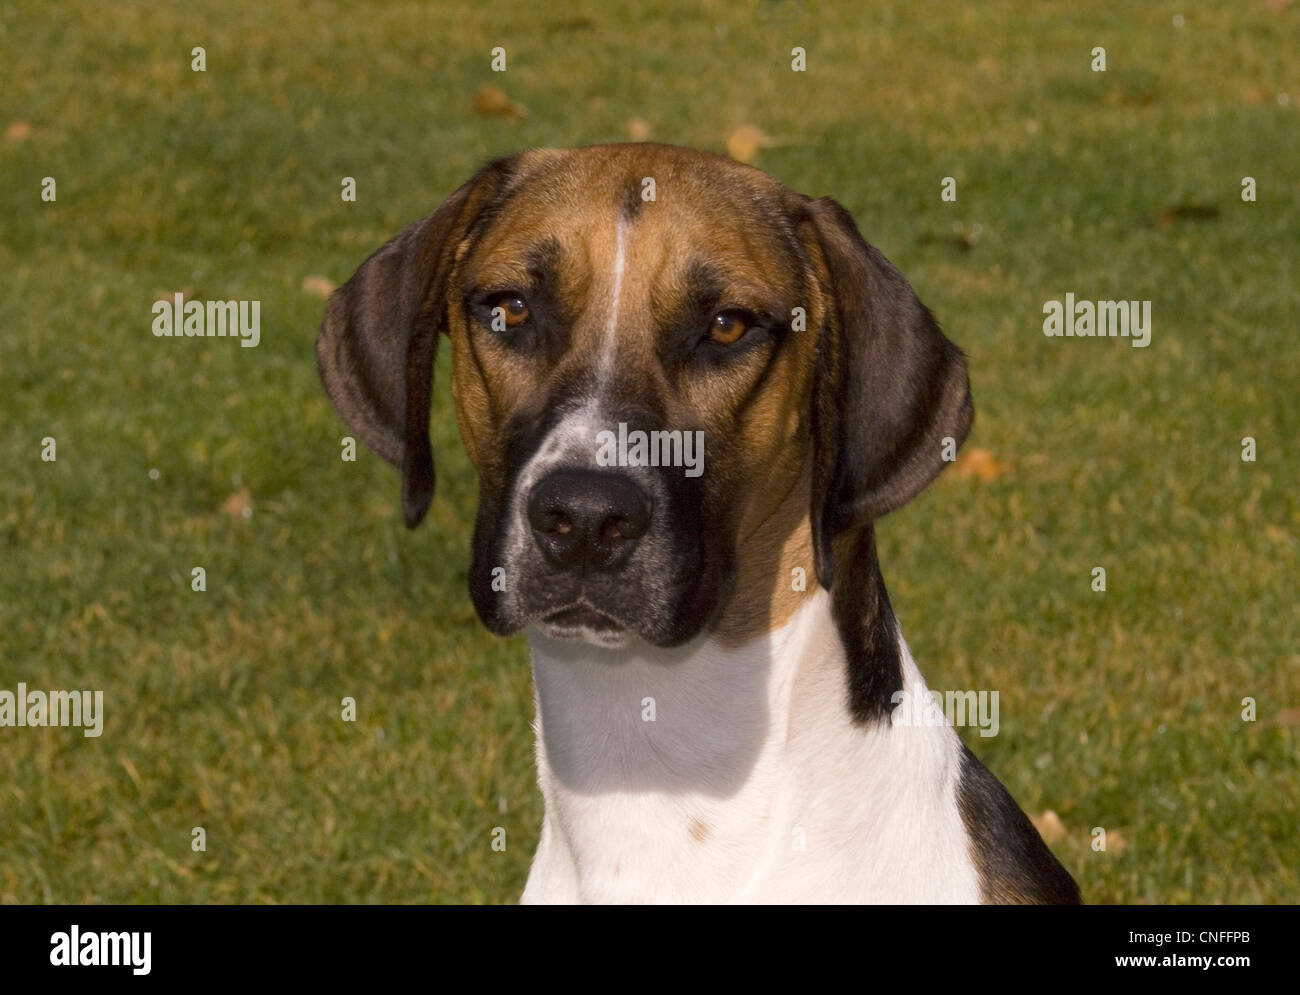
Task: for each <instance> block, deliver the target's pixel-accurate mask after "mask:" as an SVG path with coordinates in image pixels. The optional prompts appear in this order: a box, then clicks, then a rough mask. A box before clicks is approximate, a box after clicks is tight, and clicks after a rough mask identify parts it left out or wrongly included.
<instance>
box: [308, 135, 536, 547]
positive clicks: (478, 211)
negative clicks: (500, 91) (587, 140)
mask: <svg viewBox="0 0 1300 995" xmlns="http://www.w3.org/2000/svg"><path fill="white" fill-rule="evenodd" d="M512 162H513V159H501V160H498V161H497V162H494V163H492V164H491V165H489V166H486V167H484V168H483V169H482V170H480V171H479V172H478V174H477V175H475V176H474V178H473V179H471V180H470V181H469V182H468V183H466V184H465V185H464V186H462V187H461V188H460V189H459V190H457V191H456V192H455V193H454V194H452V195H451V196H450V197H448V198H447V200H446V201H444V202H443V204H442V206H441V207H439V208H438V209H437V210H436V211H434V212H433V214H431V215H430V216H429V217H427V218H425V219H424V220H423V221H417V222H416V223H415V224H413V225H410V226H408V227H407V228H406V229H405V230H404V231H403V232H402V233H401V234H400V235H398V236H397V237H396V238H394V239H393V240H392V241H391V242H389V243H388V244H387V245H385V246H384V247H383V248H381V249H379V250H378V251H377V252H375V253H374V254H373V255H372V256H371V257H370V258H369V259H367V260H366V261H365V262H364V263H362V264H361V267H360V268H359V269H358V270H357V271H356V272H355V273H354V274H352V278H351V279H350V280H348V282H347V283H345V284H344V285H343V286H341V287H339V289H338V290H336V291H334V293H333V294H331V295H330V299H329V303H328V304H327V305H326V308H325V320H324V321H323V322H322V323H321V329H320V335H319V336H317V338H316V365H317V366H318V367H319V369H320V375H321V380H322V382H323V383H324V384H325V392H326V393H327V394H328V395H329V398H330V400H331V401H332V402H333V404H334V407H335V409H336V410H337V411H338V413H339V415H340V416H341V417H342V418H343V421H344V422H346V423H347V424H348V426H349V427H350V428H351V429H352V430H353V431H355V432H356V433H357V435H359V436H360V437H361V441H362V442H364V443H365V444H366V445H367V446H369V447H370V448H371V449H373V450H374V451H375V452H377V453H378V454H379V455H380V456H382V457H383V458H384V459H386V460H387V461H388V462H389V463H392V464H393V465H394V466H398V467H401V469H402V512H403V515H404V517H405V519H406V524H407V526H408V527H411V528H414V527H415V526H416V525H418V524H419V523H420V520H421V519H422V518H423V517H424V513H425V512H426V511H427V510H428V508H429V502H430V501H431V500H432V499H433V486H434V470H433V453H432V451H431V449H430V447H429V407H430V399H431V393H432V390H433V383H432V378H433V357H434V353H435V352H436V351H437V350H436V345H437V335H438V332H439V331H441V330H443V329H445V326H446V316H447V289H448V276H449V275H450V273H451V269H452V265H453V263H454V261H455V257H456V255H457V248H458V246H459V245H460V244H461V243H462V242H463V241H464V240H465V239H466V238H467V237H468V236H469V234H470V232H471V229H472V228H473V227H474V223H475V221H476V220H477V219H479V218H480V217H482V216H483V214H484V211H485V209H486V208H487V207H488V205H490V204H492V203H493V202H494V200H496V198H497V197H499V196H500V195H501V193H502V192H503V190H504V188H505V186H506V183H507V181H508V179H509V177H510V175H511V164H512Z"/></svg>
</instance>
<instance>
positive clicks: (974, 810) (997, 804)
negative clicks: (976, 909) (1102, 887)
mask: <svg viewBox="0 0 1300 995" xmlns="http://www.w3.org/2000/svg"><path fill="white" fill-rule="evenodd" d="M957 792H958V798H957V800H958V805H959V807H960V808H961V817H962V821H963V822H964V823H965V824H966V832H967V834H968V835H969V836H970V841H971V842H970V845H971V857H972V858H973V859H974V861H975V868H976V870H977V871H978V872H979V876H980V898H981V900H983V901H984V902H985V903H987V904H989V905H1079V904H1081V899H1080V897H1079V886H1078V885H1077V884H1075V883H1074V878H1072V877H1070V873H1069V872H1068V871H1067V870H1066V869H1065V868H1064V867H1062V866H1061V862H1060V861H1059V860H1057V859H1056V857H1055V856H1053V855H1052V851H1051V850H1049V849H1048V848H1047V844H1046V843H1044V842H1043V838H1042V837H1041V836H1039V835H1038V830H1036V829H1035V828H1034V825H1033V823H1031V822H1030V821H1029V818H1028V816H1026V815H1025V813H1024V812H1022V811H1021V810H1020V806H1019V805H1017V804H1016V802H1015V799H1013V798H1012V797H1011V795H1010V794H1009V793H1008V791H1007V789H1006V788H1004V787H1003V786H1002V784H1001V782H999V781H998V779H997V778H996V777H994V776H993V775H992V774H990V773H989V771H988V768H987V767H985V766H984V765H983V764H982V763H980V762H979V759H978V758H977V757H976V756H975V754H973V753H971V751H970V750H968V749H966V747H965V746H963V747H962V764H961V781H960V783H959V784H958V788H957Z"/></svg>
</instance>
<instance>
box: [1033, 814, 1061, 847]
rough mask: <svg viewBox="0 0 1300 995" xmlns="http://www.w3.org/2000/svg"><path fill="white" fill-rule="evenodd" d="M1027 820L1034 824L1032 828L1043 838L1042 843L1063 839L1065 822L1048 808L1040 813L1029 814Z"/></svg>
mask: <svg viewBox="0 0 1300 995" xmlns="http://www.w3.org/2000/svg"><path fill="white" fill-rule="evenodd" d="M1029 821H1030V822H1032V823H1033V824H1034V828H1035V829H1037V830H1038V835H1039V836H1041V837H1042V838H1043V842H1044V843H1059V842H1060V841H1061V840H1063V839H1065V823H1063V822H1062V821H1061V817H1060V816H1059V815H1057V814H1056V813H1055V812H1053V811H1052V810H1051V809H1050V808H1049V809H1047V810H1046V811H1044V812H1043V814H1042V815H1031V816H1030V817H1029Z"/></svg>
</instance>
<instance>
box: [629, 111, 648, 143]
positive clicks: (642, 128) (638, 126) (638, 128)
mask: <svg viewBox="0 0 1300 995" xmlns="http://www.w3.org/2000/svg"><path fill="white" fill-rule="evenodd" d="M626 127H627V137H628V138H630V139H632V141H634V142H644V141H645V140H646V139H647V138H649V137H650V122H649V121H647V120H646V119H645V118H643V117H634V118H630V119H628V122H627V125H626Z"/></svg>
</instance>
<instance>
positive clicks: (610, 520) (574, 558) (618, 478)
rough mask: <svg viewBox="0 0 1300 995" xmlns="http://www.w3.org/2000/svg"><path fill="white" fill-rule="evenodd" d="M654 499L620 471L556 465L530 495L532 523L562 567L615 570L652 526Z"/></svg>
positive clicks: (549, 556)
mask: <svg viewBox="0 0 1300 995" xmlns="http://www.w3.org/2000/svg"><path fill="white" fill-rule="evenodd" d="M650 510H651V508H650V500H649V498H647V497H646V496H645V494H644V493H642V491H641V488H639V487H637V485H636V484H634V483H632V481H631V480H629V479H628V478H627V477H625V476H623V475H622V474H618V473H607V472H601V471H598V470H556V471H554V472H553V473H550V474H548V475H547V476H545V477H543V478H542V479H541V480H539V481H538V482H537V484H536V485H535V486H534V487H533V490H532V493H531V494H529V495H528V524H529V525H531V526H532V528H533V538H534V539H535V540H536V541H537V545H538V548H540V549H541V551H542V555H543V556H545V557H546V559H547V560H549V561H550V562H551V563H553V564H555V565H556V566H557V567H563V568H564V569H566V570H577V571H580V572H584V573H585V572H586V571H588V570H616V569H618V568H619V567H621V566H622V565H623V564H624V563H626V562H627V558H628V557H629V556H631V555H632V550H633V549H635V548H636V544H637V540H639V539H640V538H641V537H642V536H643V535H645V531H646V529H647V528H648V527H649V525H650Z"/></svg>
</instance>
